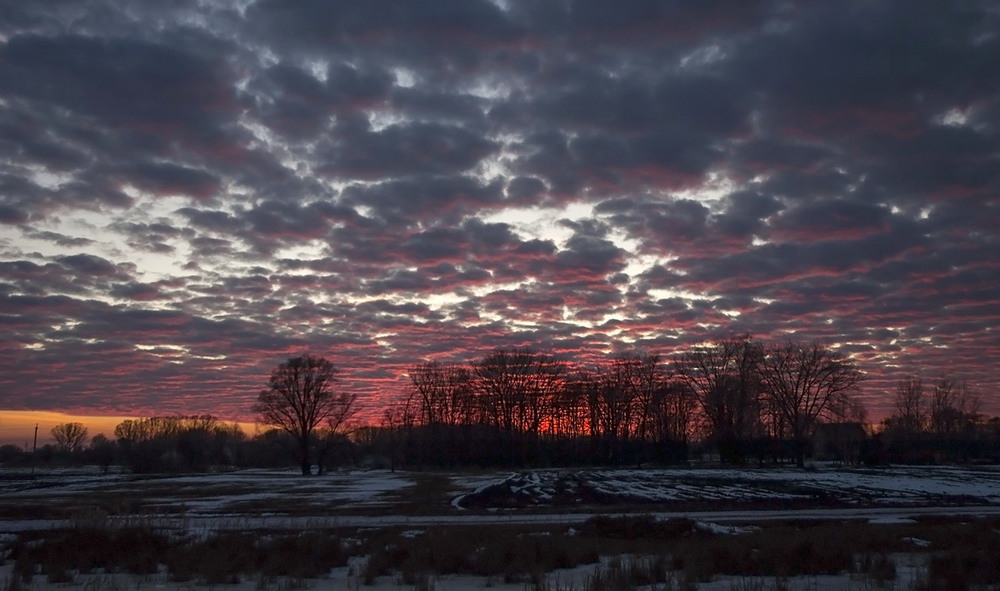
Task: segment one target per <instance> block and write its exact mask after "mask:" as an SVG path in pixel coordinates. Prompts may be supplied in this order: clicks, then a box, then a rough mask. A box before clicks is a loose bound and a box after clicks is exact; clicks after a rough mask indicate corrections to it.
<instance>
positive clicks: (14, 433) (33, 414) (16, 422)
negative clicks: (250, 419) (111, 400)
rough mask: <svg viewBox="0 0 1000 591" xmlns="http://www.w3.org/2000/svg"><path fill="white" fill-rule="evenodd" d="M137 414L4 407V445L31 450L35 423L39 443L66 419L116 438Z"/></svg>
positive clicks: (0, 431)
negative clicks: (117, 429) (118, 430)
mask: <svg viewBox="0 0 1000 591" xmlns="http://www.w3.org/2000/svg"><path fill="white" fill-rule="evenodd" d="M137 418H140V417H137V416H106V415H78V414H70V413H64V412H55V411H47V410H0V445H16V446H18V447H21V448H22V449H26V450H30V449H31V448H32V445H33V443H34V437H35V425H38V447H41V446H43V445H46V444H49V443H55V439H54V438H53V437H52V434H51V430H52V427H55V426H56V425H59V424H62V423H82V424H83V426H85V427H86V428H87V437H88V441H89V438H91V437H93V436H94V435H97V434H99V433H103V434H104V435H105V436H106V437H108V438H109V439H114V436H115V427H116V426H118V424H119V423H121V422H122V421H125V420H128V419H137ZM226 422H227V423H229V422H233V421H226ZM235 422H236V424H237V425H239V426H240V428H241V429H243V432H244V433H246V434H247V435H253V434H255V433H256V432H258V431H259V430H260V427H259V426H258V425H257V424H256V423H245V422H239V421H235Z"/></svg>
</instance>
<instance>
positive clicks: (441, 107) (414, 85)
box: [0, 0, 1000, 419]
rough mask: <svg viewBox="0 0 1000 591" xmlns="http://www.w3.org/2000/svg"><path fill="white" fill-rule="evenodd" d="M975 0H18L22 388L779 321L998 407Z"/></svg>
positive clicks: (886, 384)
mask: <svg viewBox="0 0 1000 591" xmlns="http://www.w3.org/2000/svg"><path fill="white" fill-rule="evenodd" d="M998 33H1000V11H998V8H997V5H996V4H995V3H994V2H992V1H982V2H974V1H969V2H937V1H926V2H914V1H913V0H901V1H899V2H843V1H839V0H837V1H833V0H831V1H826V2H796V1H787V2H786V1H774V2H770V1H761V2H752V1H748V0H719V1H699V2H682V1H679V0H675V1H671V2H651V1H643V0H630V1H616V2H608V1H606V0H559V1H545V2H539V1H536V0H492V1H489V0H481V1H473V0H435V1H433V2H414V1H407V0H400V1H396V2H381V1H380V2H375V1H365V2H315V1H313V2H305V1H303V2H287V1H284V0H281V1H271V0H258V1H253V0H232V1H228V2H226V1H208V0H204V1H201V2H198V1H183V0H178V1H173V2H149V3H137V2H124V1H122V2H116V1H113V0H86V1H73V2H56V1H51V2H24V1H22V0H9V1H5V2H0V324H2V329H0V330H2V332H0V367H2V370H0V408H4V409H45V410H60V411H67V412H73V413H83V414H89V415H99V414H127V415H135V414H140V415H143V414H173V413H195V412H197V413H204V412H211V413H213V414H216V415H218V416H221V417H224V418H227V419H236V418H249V416H250V413H249V407H250V405H251V404H252V402H253V400H254V399H255V397H256V394H257V392H258V391H259V390H260V388H261V387H262V386H263V385H264V383H265V382H266V377H267V374H268V372H269V370H270V368H272V367H274V366H275V365H276V364H278V363H280V362H281V361H283V360H285V359H287V358H288V357H289V356H291V355H295V354H299V353H303V352H312V353H315V354H319V355H323V356H326V357H327V358H329V359H331V360H332V361H334V362H335V363H336V364H337V365H338V366H339V367H340V368H341V369H342V371H343V375H342V377H343V381H344V384H343V385H344V387H345V388H350V389H352V390H353V391H356V392H358V393H359V394H361V395H362V397H363V398H364V400H365V401H366V403H367V404H368V407H367V408H368V409H369V414H370V415H371V416H377V414H378V413H377V411H376V410H375V409H377V402H378V398H379V396H389V395H393V394H395V393H396V392H397V391H398V389H399V387H400V385H401V384H404V383H405V376H404V372H405V369H406V368H407V367H408V366H411V365H413V364H414V363H417V362H420V361H422V360H427V359H437V360H441V361H459V362H465V361H470V360H473V359H477V358H480V357H482V356H483V355H484V354H486V353H487V352H488V351H489V350H490V349H491V348H494V347H503V346H513V345H533V346H535V347H538V348H541V349H547V350H551V351H555V352H559V353H562V354H564V355H566V356H567V358H571V359H576V360H593V359H597V358H600V356H602V355H605V354H606V353H612V352H615V351H627V350H637V349H638V350H645V351H649V352H654V353H661V354H663V355H665V356H667V357H670V356H672V355H673V354H674V353H675V352H676V351H678V350H682V349H683V348H684V347H687V346H690V345H692V344H695V343H700V342H704V341H706V340H710V339H714V338H718V337H721V336H728V335H733V334H736V333H742V332H752V333H754V334H756V335H758V336H760V337H762V338H764V339H768V340H776V341H781V340H785V339H788V338H793V339H796V340H803V341H812V340H819V341H821V342H823V343H825V344H827V345H829V346H831V347H833V348H835V349H837V350H839V351H841V352H843V353H845V354H848V355H852V356H854V358H855V359H856V360H857V361H858V363H859V364H860V366H861V367H862V369H864V370H865V371H866V372H868V374H869V377H870V379H869V380H868V381H867V383H866V384H865V391H864V396H865V399H866V401H867V404H868V407H869V410H870V413H871V415H872V416H873V418H875V419H878V418H880V417H881V416H884V415H885V413H886V412H888V411H889V410H890V402H889V395H888V394H887V393H891V391H892V389H893V384H894V383H895V381H896V380H898V379H899V378H900V377H902V376H903V375H905V374H908V373H919V374H921V375H922V376H924V377H925V379H927V380H928V381H933V380H936V379H938V378H940V377H941V376H944V375H947V374H951V375H954V376H956V377H958V378H959V379H967V380H968V381H969V383H970V384H971V385H973V386H974V387H975V388H977V389H978V390H979V391H980V392H981V394H982V395H983V399H984V402H985V404H984V407H983V410H984V411H987V412H989V413H991V414H997V413H1000V403H998V401H997V394H996V393H997V392H998V389H1000V374H998V365H1000V332H998V330H997V326H998V325H1000V258H998V255H1000V230H998V228H1000V36H998Z"/></svg>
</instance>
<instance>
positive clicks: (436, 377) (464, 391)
mask: <svg viewBox="0 0 1000 591" xmlns="http://www.w3.org/2000/svg"><path fill="white" fill-rule="evenodd" d="M409 376H410V383H411V385H412V388H413V393H414V395H415V398H416V400H415V404H416V406H417V408H418V411H417V412H418V415H419V420H420V422H421V423H423V424H425V425H435V424H441V425H458V424H460V423H469V422H471V420H472V415H473V414H474V410H475V409H474V405H473V400H472V376H471V374H470V373H469V370H468V369H467V368H465V367H462V366H460V365H453V364H444V363H439V362H436V361H428V362H426V363H421V364H419V365H415V366H413V367H411V368H410V370H409Z"/></svg>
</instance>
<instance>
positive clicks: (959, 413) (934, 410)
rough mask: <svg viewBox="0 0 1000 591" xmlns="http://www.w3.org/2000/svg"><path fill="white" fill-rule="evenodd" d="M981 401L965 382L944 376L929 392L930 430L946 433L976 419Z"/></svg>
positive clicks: (941, 433) (952, 431) (940, 433)
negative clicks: (930, 392)
mask: <svg viewBox="0 0 1000 591" xmlns="http://www.w3.org/2000/svg"><path fill="white" fill-rule="evenodd" d="M980 404H981V401H980V398H979V394H978V393H976V392H975V391H974V390H972V389H971V388H970V387H969V385H968V383H967V382H964V381H963V382H961V383H960V382H958V381H957V380H956V379H955V378H953V377H951V376H946V377H944V378H942V379H941V381H940V382H938V383H937V385H936V386H934V390H933V392H932V394H931V408H930V422H931V430H932V431H933V432H934V433H936V434H938V435H948V434H952V433H954V432H955V431H958V430H959V429H961V428H962V427H963V426H965V425H968V424H969V423H972V422H974V421H975V420H976V416H977V415H978V414H979V407H980Z"/></svg>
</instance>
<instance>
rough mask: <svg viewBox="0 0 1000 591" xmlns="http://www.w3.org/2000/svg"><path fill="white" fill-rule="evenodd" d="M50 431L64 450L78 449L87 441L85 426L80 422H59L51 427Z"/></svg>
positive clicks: (72, 450)
mask: <svg viewBox="0 0 1000 591" xmlns="http://www.w3.org/2000/svg"><path fill="white" fill-rule="evenodd" d="M51 433H52V437H53V438H55V440H56V444H57V445H58V446H59V449H61V450H62V451H64V452H74V451H80V450H81V449H83V444H84V442H86V441H87V428H86V427H84V426H83V424H82V423H61V424H59V425H56V426H55V427H52V431H51Z"/></svg>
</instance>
